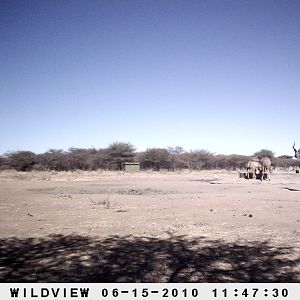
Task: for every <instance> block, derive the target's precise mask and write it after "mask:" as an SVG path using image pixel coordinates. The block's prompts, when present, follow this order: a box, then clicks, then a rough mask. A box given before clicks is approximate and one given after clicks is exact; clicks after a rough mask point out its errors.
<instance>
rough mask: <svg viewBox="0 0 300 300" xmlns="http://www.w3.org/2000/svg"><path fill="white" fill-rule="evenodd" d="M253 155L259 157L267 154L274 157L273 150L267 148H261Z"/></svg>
mask: <svg viewBox="0 0 300 300" xmlns="http://www.w3.org/2000/svg"><path fill="white" fill-rule="evenodd" d="M254 156H257V157H259V158H261V157H264V156H267V157H269V158H270V159H272V158H274V152H273V151H271V150H268V149H261V150H260V151H257V152H255V153H254Z"/></svg>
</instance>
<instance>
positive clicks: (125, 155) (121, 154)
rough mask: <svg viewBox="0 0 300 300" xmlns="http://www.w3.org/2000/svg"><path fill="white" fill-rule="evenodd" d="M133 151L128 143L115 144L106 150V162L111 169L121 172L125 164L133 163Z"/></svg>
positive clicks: (132, 147)
mask: <svg viewBox="0 0 300 300" xmlns="http://www.w3.org/2000/svg"><path fill="white" fill-rule="evenodd" d="M134 151H135V148H134V146H133V145H131V144H130V143H121V142H115V143H113V144H111V145H109V147H108V148H107V149H106V160H107V162H108V164H109V165H110V168H111V169H117V170H123V169H124V165H125V162H131V161H133V159H134V155H135V154H134Z"/></svg>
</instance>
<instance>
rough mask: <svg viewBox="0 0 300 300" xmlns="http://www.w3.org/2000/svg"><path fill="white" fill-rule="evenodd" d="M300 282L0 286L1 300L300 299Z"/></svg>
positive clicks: (22, 284)
mask: <svg viewBox="0 0 300 300" xmlns="http://www.w3.org/2000/svg"><path fill="white" fill-rule="evenodd" d="M299 295H300V283H83V284H80V283H0V299H3V300H11V299H20V300H25V299H26V300H40V299H45V300H46V299H51V300H53V299H56V300H62V299H64V300H65V299H68V300H70V299H89V300H112V299H115V300H117V299H124V300H125V299H139V300H140V299H151V300H152V299H153V300H158V299H180V300H181V299H187V300H192V299H193V300H196V299H197V300H199V299H203V300H213V299H216V300H219V299H226V300H235V299H258V300H262V299H265V300H267V299H273V300H274V299H275V300H276V299H278V300H279V299H280V300H284V299H287V300H298V299H300V298H299Z"/></svg>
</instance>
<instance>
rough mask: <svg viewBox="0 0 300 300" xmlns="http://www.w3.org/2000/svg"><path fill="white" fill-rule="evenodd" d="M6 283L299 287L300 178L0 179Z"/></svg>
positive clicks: (87, 175)
mask: <svg viewBox="0 0 300 300" xmlns="http://www.w3.org/2000/svg"><path fill="white" fill-rule="evenodd" d="M0 191H1V194H0V281H44V282H47V281H51V282H55V281H65V282H70V281H72V282H74V281H78V282H97V281H100V282H107V281H108V282H120V281H121V282H139V281H143V282H149V281H150V282H190V281H196V282H300V252H299V248H300V214H299V208H300V175H298V174H295V173H292V172H281V173H280V172H277V173H276V172H274V173H273V174H272V177H271V181H263V182H261V181H260V180H245V179H241V178H239V176H238V173H237V172H225V171H219V172H217V171H214V172H212V171H211V172H204V171H203V172H177V173H176V172H175V173H154V172H141V173H132V174H128V173H123V172H119V173H118V172H79V171H78V172H61V173H56V172H52V173H50V172H49V173H47V172H44V173H39V172H32V173H18V172H12V171H9V172H7V171H6V172H1V173H0Z"/></svg>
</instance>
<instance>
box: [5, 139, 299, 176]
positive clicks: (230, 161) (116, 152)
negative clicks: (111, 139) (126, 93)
mask: <svg viewBox="0 0 300 300" xmlns="http://www.w3.org/2000/svg"><path fill="white" fill-rule="evenodd" d="M253 155H254V156H258V157H262V156H268V157H270V158H271V160H272V164H273V166H274V167H282V168H288V167H295V166H297V161H295V160H293V159H292V156H289V155H282V156H279V157H275V156H274V153H273V152H272V151H270V150H267V149H262V150H260V151H258V152H256V153H254V154H253ZM250 159H251V156H246V155H238V154H232V155H221V154H214V153H211V152H209V151H207V150H194V151H186V150H184V149H183V148H182V147H169V148H149V149H147V150H146V151H144V152H137V151H136V149H135V147H134V146H133V145H132V144H130V143H122V142H115V143H112V144H110V145H109V146H108V147H107V148H103V149H95V148H88V149H85V148H70V149H68V150H67V151H64V150H57V149H51V150H49V151H47V152H45V153H42V154H35V153H34V152H31V151H15V152H8V153H5V154H4V155H2V156H0V169H1V170H5V169H15V170H17V171H31V170H39V171H46V170H54V171H74V170H124V165H125V162H140V166H141V169H142V170H148V169H151V170H155V171H160V170H162V169H164V170H168V171H175V170H182V169H189V170H210V169H227V170H236V169H243V168H245V166H246V164H247V162H248V161H249V160H250Z"/></svg>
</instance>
